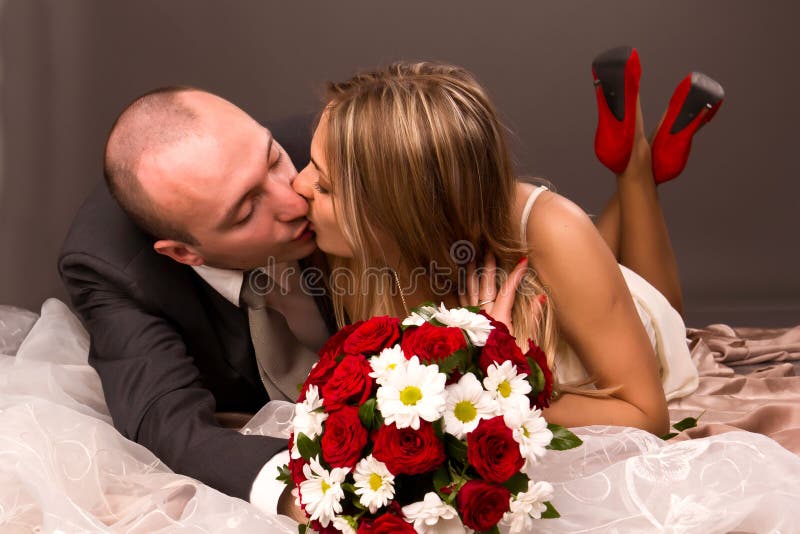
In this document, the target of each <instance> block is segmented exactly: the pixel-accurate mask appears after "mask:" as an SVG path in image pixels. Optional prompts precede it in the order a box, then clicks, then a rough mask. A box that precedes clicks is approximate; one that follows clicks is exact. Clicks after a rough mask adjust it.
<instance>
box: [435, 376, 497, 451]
mask: <svg viewBox="0 0 800 534" xmlns="http://www.w3.org/2000/svg"><path fill="white" fill-rule="evenodd" d="M446 392H447V402H446V404H445V412H444V430H445V432H447V433H449V434H452V435H454V436H455V437H457V438H458V439H464V436H466V435H467V434H468V433H470V432H472V431H473V430H475V429H476V428H477V427H478V423H480V421H481V419H490V418H492V417H494V416H495V415H497V413H498V405H497V402H496V401H495V400H494V399H492V395H491V394H490V393H489V392H488V391H485V390H484V389H483V387H481V383H480V382H479V381H478V379H477V378H476V377H475V375H473V374H472V373H467V374H465V375H464V376H462V377H461V378H460V379H459V381H458V383H456V384H451V385H449V386H447V388H446Z"/></svg>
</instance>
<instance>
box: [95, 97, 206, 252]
mask: <svg viewBox="0 0 800 534" xmlns="http://www.w3.org/2000/svg"><path fill="white" fill-rule="evenodd" d="M191 92H199V90H197V89H194V88H191V87H166V88H161V89H156V90H154V91H151V92H149V93H147V94H145V95H143V96H141V97H139V98H137V99H136V100H134V101H133V103H131V104H130V105H129V106H128V107H127V108H125V110H124V111H123V112H122V113H121V114H120V116H119V117H118V118H117V120H116V121H115V123H114V126H113V127H112V128H111V133H110V134H109V137H108V142H107V144H106V150H105V160H104V175H105V179H106V183H107V185H108V189H109V191H110V192H111V194H112V196H113V197H114V198H115V199H116V201H117V202H118V203H119V205H120V206H121V207H122V209H123V210H124V211H125V212H126V213H127V214H128V216H129V217H130V218H131V219H132V220H133V222H134V223H136V224H137V225H138V226H139V227H140V228H141V229H142V230H144V231H145V232H147V233H148V234H150V235H152V236H153V237H155V238H156V239H174V240H177V241H182V242H185V243H187V244H197V240H196V238H195V237H194V236H193V235H192V234H191V232H189V231H188V230H187V229H186V228H185V227H184V225H182V224H180V223H179V222H178V221H175V220H173V219H174V218H171V217H170V216H169V214H168V213H166V212H165V210H163V209H162V208H160V207H159V206H158V205H157V204H156V203H155V202H154V200H153V197H152V195H151V194H148V192H147V190H146V189H145V187H144V186H143V184H142V181H141V180H140V177H139V175H138V168H139V164H140V162H141V159H142V156H143V155H144V154H151V155H152V154H155V153H158V152H159V151H162V150H165V149H168V148H170V147H172V146H174V145H176V144H178V143H180V142H182V141H185V140H186V139H188V138H190V137H192V136H196V135H198V132H199V130H200V115H199V113H198V111H197V110H196V109H194V108H193V107H191V106H190V105H189V103H188V102H187V101H186V100H187V99H186V98H185V97H186V94H187V93H191Z"/></svg>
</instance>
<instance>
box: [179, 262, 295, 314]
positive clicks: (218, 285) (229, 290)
mask: <svg viewBox="0 0 800 534" xmlns="http://www.w3.org/2000/svg"><path fill="white" fill-rule="evenodd" d="M291 266H295V267H296V266H297V263H296V262H284V263H272V264H270V265H268V266H266V267H264V270H265V271H266V273H267V274H268V275H269V276H270V277H271V278H272V279H273V280H274V281H275V284H277V285H278V286H280V287H281V289H284V290H288V286H289V284H288V280H287V279H286V277H285V276H281V275H282V273H283V272H284V271H285V270H286V269H288V268H289V267H291ZM192 269H194V271H195V272H196V273H197V274H198V275H199V276H200V278H202V279H203V280H205V282H206V283H207V284H208V285H210V286H211V287H212V288H213V289H214V290H215V291H216V292H217V293H219V294H220V295H222V296H223V297H225V299H226V300H228V301H229V302H230V303H231V304H233V305H234V306H236V307H239V294H240V293H241V291H242V283H243V282H244V271H242V270H240V269H223V268H220V267H211V266H209V265H192Z"/></svg>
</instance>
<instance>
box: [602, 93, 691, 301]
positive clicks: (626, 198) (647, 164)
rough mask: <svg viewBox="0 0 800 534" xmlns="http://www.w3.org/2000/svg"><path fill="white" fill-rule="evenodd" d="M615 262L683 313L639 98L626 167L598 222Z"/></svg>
mask: <svg viewBox="0 0 800 534" xmlns="http://www.w3.org/2000/svg"><path fill="white" fill-rule="evenodd" d="M597 227H598V230H599V231H600V234H601V235H602V236H603V238H604V239H605V240H606V242H607V243H608V245H609V247H610V248H611V251H612V252H613V253H614V255H615V256H616V257H617V261H619V262H620V263H622V264H623V265H625V266H626V267H628V268H629V269H631V270H633V271H634V272H636V273H637V274H639V275H640V276H641V277H642V278H644V279H645V280H647V281H648V282H650V283H651V284H652V285H653V286H654V287H655V288H656V289H658V290H659V291H660V292H661V293H662V294H663V295H664V296H665V297H666V298H667V300H668V301H669V302H670V304H671V305H672V307H673V308H675V309H676V310H677V311H678V312H679V313H680V314H681V315H683V294H682V291H681V283H680V276H679V275H678V266H677V262H676V261H675V254H674V253H673V251H672V245H671V243H670V238H669V232H668V231H667V225H666V222H665V221H664V214H663V212H662V211H661V205H660V203H659V200H658V193H657V191H656V184H655V182H654V180H653V170H652V162H651V154H650V144H649V143H648V141H647V138H646V137H645V135H644V125H643V120H642V110H641V105H640V104H639V102H638V101H637V111H636V136H635V140H634V143H633V153H632V154H631V159H630V162H629V163H628V167H627V168H626V169H625V170H624V171H623V173H622V174H620V175H618V176H617V190H616V191H615V192H614V194H613V195H612V197H611V199H610V200H609V202H608V204H607V205H606V208H605V209H604V210H603V213H602V214H601V215H600V218H599V219H598V221H597Z"/></svg>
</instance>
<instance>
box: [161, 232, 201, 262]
mask: <svg viewBox="0 0 800 534" xmlns="http://www.w3.org/2000/svg"><path fill="white" fill-rule="evenodd" d="M153 250H155V251H156V252H158V253H159V254H163V255H164V256H168V257H170V258H172V259H173V260H175V261H177V262H178V263H183V264H184V265H195V266H198V265H203V264H204V263H205V262H206V260H205V258H203V256H202V255H201V254H200V253H199V252H198V251H197V250H196V249H195V248H194V247H193V246H191V245H187V244H186V243H183V242H181V241H174V240H172V239H161V240H159V241H156V242H155V243H153Z"/></svg>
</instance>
